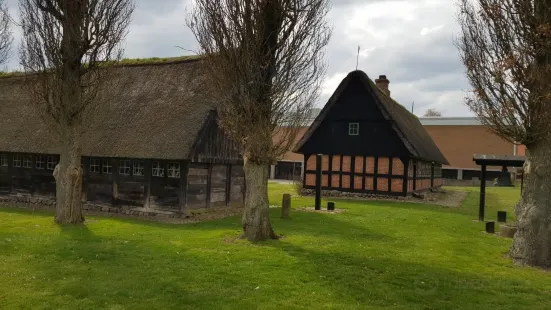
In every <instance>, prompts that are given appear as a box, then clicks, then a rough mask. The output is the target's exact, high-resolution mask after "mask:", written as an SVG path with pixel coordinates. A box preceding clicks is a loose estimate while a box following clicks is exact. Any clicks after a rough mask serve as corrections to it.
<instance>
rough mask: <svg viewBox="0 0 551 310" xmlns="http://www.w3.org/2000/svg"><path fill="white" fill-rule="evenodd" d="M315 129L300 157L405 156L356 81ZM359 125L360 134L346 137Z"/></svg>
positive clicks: (376, 106)
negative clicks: (350, 130) (324, 155)
mask: <svg viewBox="0 0 551 310" xmlns="http://www.w3.org/2000/svg"><path fill="white" fill-rule="evenodd" d="M327 113H328V114H327V116H326V117H325V119H324V121H323V122H322V123H321V124H320V126H319V127H318V129H317V130H316V131H315V132H314V133H313V134H312V136H311V137H310V138H309V139H308V141H307V142H306V143H305V145H304V146H303V147H302V148H301V153H303V154H327V155H350V156H352V155H356V156H387V157H407V156H409V152H408V151H407V149H406V148H405V146H404V144H403V142H402V141H401V140H400V138H399V137H398V135H397V134H396V132H395V131H394V130H393V129H392V123H391V122H389V121H387V120H385V118H384V117H383V114H382V113H381V111H380V110H379V107H378V105H377V104H376V101H375V98H374V97H373V96H372V95H371V93H370V92H369V91H368V90H367V88H366V87H365V86H364V85H363V84H362V83H361V82H360V81H359V80H357V79H353V80H351V81H350V83H349V84H348V85H347V86H346V88H345V89H344V91H343V92H342V94H341V96H340V97H339V100H338V102H336V103H335V105H334V106H333V107H332V109H331V110H330V111H328V112H327ZM349 123H359V135H357V136H351V135H349V134H348V125H349Z"/></svg>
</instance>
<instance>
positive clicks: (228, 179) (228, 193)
mask: <svg viewBox="0 0 551 310" xmlns="http://www.w3.org/2000/svg"><path fill="white" fill-rule="evenodd" d="M231 168H232V165H227V166H226V206H229V205H230V202H231V173H232V172H231Z"/></svg>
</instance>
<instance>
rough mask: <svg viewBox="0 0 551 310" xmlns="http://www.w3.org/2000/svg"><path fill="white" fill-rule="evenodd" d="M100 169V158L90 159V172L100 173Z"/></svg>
mask: <svg viewBox="0 0 551 310" xmlns="http://www.w3.org/2000/svg"><path fill="white" fill-rule="evenodd" d="M100 171H101V170H100V160H99V159H97V158H91V159H90V172H93V173H99V172H100Z"/></svg>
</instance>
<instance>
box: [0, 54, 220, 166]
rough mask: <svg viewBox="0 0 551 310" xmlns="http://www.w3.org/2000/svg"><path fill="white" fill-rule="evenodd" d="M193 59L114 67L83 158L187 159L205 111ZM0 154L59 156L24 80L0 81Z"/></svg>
mask: <svg viewBox="0 0 551 310" xmlns="http://www.w3.org/2000/svg"><path fill="white" fill-rule="evenodd" d="M199 66H200V62H199V61H197V59H191V60H190V59H176V60H174V61H162V62H152V63H149V62H143V63H129V64H123V65H120V66H115V67H113V68H109V69H107V70H114V74H113V75H112V76H111V77H110V80H109V81H108V83H104V85H103V86H102V89H101V91H100V96H99V101H98V102H100V103H99V104H98V105H97V107H96V108H95V109H94V110H93V111H92V112H93V113H90V122H89V123H87V124H86V132H85V134H84V137H83V155H84V156H102V157H104V156H105V157H134V158H158V159H186V158H188V156H189V154H190V151H191V149H192V147H193V145H194V143H195V141H196V138H197V136H198V133H199V131H200V130H201V128H202V126H203V124H204V123H205V121H206V120H207V117H208V115H209V111H211V110H213V109H215V108H216V107H215V105H214V104H213V102H214V101H213V100H209V96H208V91H206V90H205V89H204V86H203V85H202V83H201V80H202V79H201V72H200V71H201V70H200V69H199ZM0 94H1V96H0V151H7V152H33V153H51V154H59V153H60V143H59V141H58V140H57V139H56V138H55V135H54V134H52V133H51V132H50V131H49V130H48V129H47V127H46V126H45V125H44V123H43V122H42V120H41V118H40V117H39V116H38V115H37V113H36V112H35V107H34V106H33V105H32V104H31V101H30V100H31V99H30V97H31V96H30V92H29V91H28V88H27V85H26V80H25V77H24V76H21V75H13V76H9V77H0Z"/></svg>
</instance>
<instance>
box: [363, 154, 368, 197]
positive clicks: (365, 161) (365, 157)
mask: <svg viewBox="0 0 551 310" xmlns="http://www.w3.org/2000/svg"><path fill="white" fill-rule="evenodd" d="M363 162H364V165H363V167H364V168H363V170H362V191H365V177H366V175H365V168H366V167H365V165H367V156H364V157H363Z"/></svg>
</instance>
